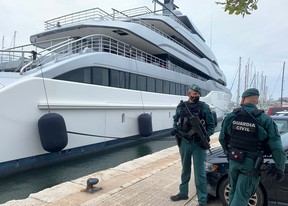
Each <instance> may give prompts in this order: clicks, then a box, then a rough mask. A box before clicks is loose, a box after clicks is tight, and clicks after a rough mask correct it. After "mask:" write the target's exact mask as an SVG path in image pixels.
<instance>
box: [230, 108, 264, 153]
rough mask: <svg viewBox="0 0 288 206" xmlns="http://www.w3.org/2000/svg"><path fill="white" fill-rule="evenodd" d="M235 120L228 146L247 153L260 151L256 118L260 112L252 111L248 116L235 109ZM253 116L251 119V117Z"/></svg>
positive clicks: (239, 109) (242, 111) (241, 110)
mask: <svg viewBox="0 0 288 206" xmlns="http://www.w3.org/2000/svg"><path fill="white" fill-rule="evenodd" d="M233 112H234V113H235V115H236V116H235V119H234V120H233V121H232V127H231V137H230V145H231V148H237V149H240V150H244V151H247V152H255V151H261V150H262V146H261V141H260V140H259V138H258V123H257V121H256V117H257V116H259V115H260V114H261V113H262V111H261V110H258V109H256V110H254V111H253V112H251V113H250V114H249V113H248V112H246V111H244V110H243V109H241V108H238V109H235V110H234V111H233ZM251 115H253V117H254V118H253V117H251Z"/></svg>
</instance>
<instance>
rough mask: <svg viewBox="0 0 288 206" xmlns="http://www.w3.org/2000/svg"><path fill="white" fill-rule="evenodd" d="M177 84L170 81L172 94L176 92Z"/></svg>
mask: <svg viewBox="0 0 288 206" xmlns="http://www.w3.org/2000/svg"><path fill="white" fill-rule="evenodd" d="M175 90H176V84H175V83H174V82H170V92H169V93H170V94H176V91H175Z"/></svg>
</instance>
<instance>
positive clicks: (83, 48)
mask: <svg viewBox="0 0 288 206" xmlns="http://www.w3.org/2000/svg"><path fill="white" fill-rule="evenodd" d="M92 52H108V53H112V54H115V55H120V56H123V57H126V58H131V59H135V60H137V61H141V62H145V63H149V64H153V65H155V66H158V67H161V68H163V69H168V70H171V71H175V72H178V73H182V74H185V75H188V76H192V77H194V78H197V79H202V80H205V79H204V78H202V77H200V76H199V75H197V74H195V73H193V72H190V71H187V70H185V69H183V68H181V67H179V66H177V65H175V64H173V63H171V62H169V61H166V60H163V59H160V58H158V57H155V56H153V55H151V54H149V53H147V52H144V51H142V50H140V49H137V48H135V47H133V46H131V45H129V44H126V43H124V42H121V41H118V40H116V39H114V38H111V37H109V36H105V35H89V36H86V37H83V38H80V39H77V40H73V39H69V41H67V42H66V43H65V44H64V43H63V44H61V45H59V46H58V47H54V48H50V50H49V51H46V52H42V53H41V56H37V59H35V60H33V61H31V62H30V63H28V64H27V65H25V66H24V67H22V68H21V70H20V74H23V73H24V72H25V71H28V70H30V69H33V68H34V67H37V66H39V65H42V66H43V65H44V64H46V63H49V62H51V61H55V60H56V61H61V60H62V59H67V58H69V57H72V56H75V55H81V54H86V53H92ZM32 65H34V67H33V66H32Z"/></svg>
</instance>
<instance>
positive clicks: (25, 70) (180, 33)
mask: <svg viewBox="0 0 288 206" xmlns="http://www.w3.org/2000/svg"><path fill="white" fill-rule="evenodd" d="M153 3H154V9H150V8H148V7H147V6H142V7H141V6H140V7H137V8H132V9H129V8H128V9H127V10H124V11H118V10H116V9H113V10H112V13H109V12H106V11H104V10H102V9H100V8H98V7H97V8H91V9H87V10H83V11H78V12H73V13H70V14H66V15H63V16H58V17H55V18H53V19H50V20H47V21H45V30H44V31H42V32H39V33H37V34H32V35H31V36H30V44H26V45H23V46H16V47H13V48H9V49H4V50H1V51H0V55H1V63H0V102H1V106H2V108H5V109H2V110H1V111H0V116H1V119H0V125H1V140H2V143H3V144H1V145H0V151H1V153H3V154H5V155H0V176H2V177H4V176H6V175H9V174H12V173H19V172H22V171H26V170H29V169H34V168H39V167H44V166H47V165H51V164H54V163H57V162H61V161H66V160H69V159H71V158H76V157H79V156H83V155H88V154H89V153H93V152H95V151H101V150H103V149H109V148H113V147H114V146H121V145H124V144H126V143H127V142H131V141H134V142H137V141H141V140H143V139H151V140H152V139H153V138H156V137H158V136H161V135H167V134H169V132H170V131H171V129H172V123H173V115H174V114H175V109H176V107H177V105H178V104H179V102H180V101H181V100H186V99H187V96H186V95H187V91H188V89H189V88H191V87H192V86H193V85H198V86H199V88H200V90H201V99H200V100H201V101H205V102H206V103H207V104H209V105H210V108H211V111H212V113H213V118H214V121H215V123H217V122H219V121H221V120H222V119H223V117H224V115H225V113H226V112H227V111H228V104H229V102H230V99H231V96H232V95H231V92H230V90H229V89H228V88H227V83H226V78H225V75H224V73H223V71H222V70H221V69H220V67H219V65H218V63H217V60H216V57H215V55H214V54H213V52H212V50H211V49H210V48H209V47H208V46H207V44H206V42H205V39H204V38H203V36H202V35H201V33H200V32H199V31H198V29H197V27H196V26H195V25H194V24H193V23H192V22H191V21H190V20H189V18H188V16H187V15H186V14H182V12H181V11H180V9H178V7H177V5H175V4H174V1H173V0H165V1H164V3H163V2H160V1H158V0H155V1H153ZM152 5H153V4H152ZM152 5H151V6H152ZM23 94H25V98H24V99H23Z"/></svg>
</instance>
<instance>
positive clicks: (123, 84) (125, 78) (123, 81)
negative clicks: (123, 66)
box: [119, 71, 129, 89]
mask: <svg viewBox="0 0 288 206" xmlns="http://www.w3.org/2000/svg"><path fill="white" fill-rule="evenodd" d="M119 81H120V82H119V87H120V88H125V89H129V73H127V72H122V71H120V72H119Z"/></svg>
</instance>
